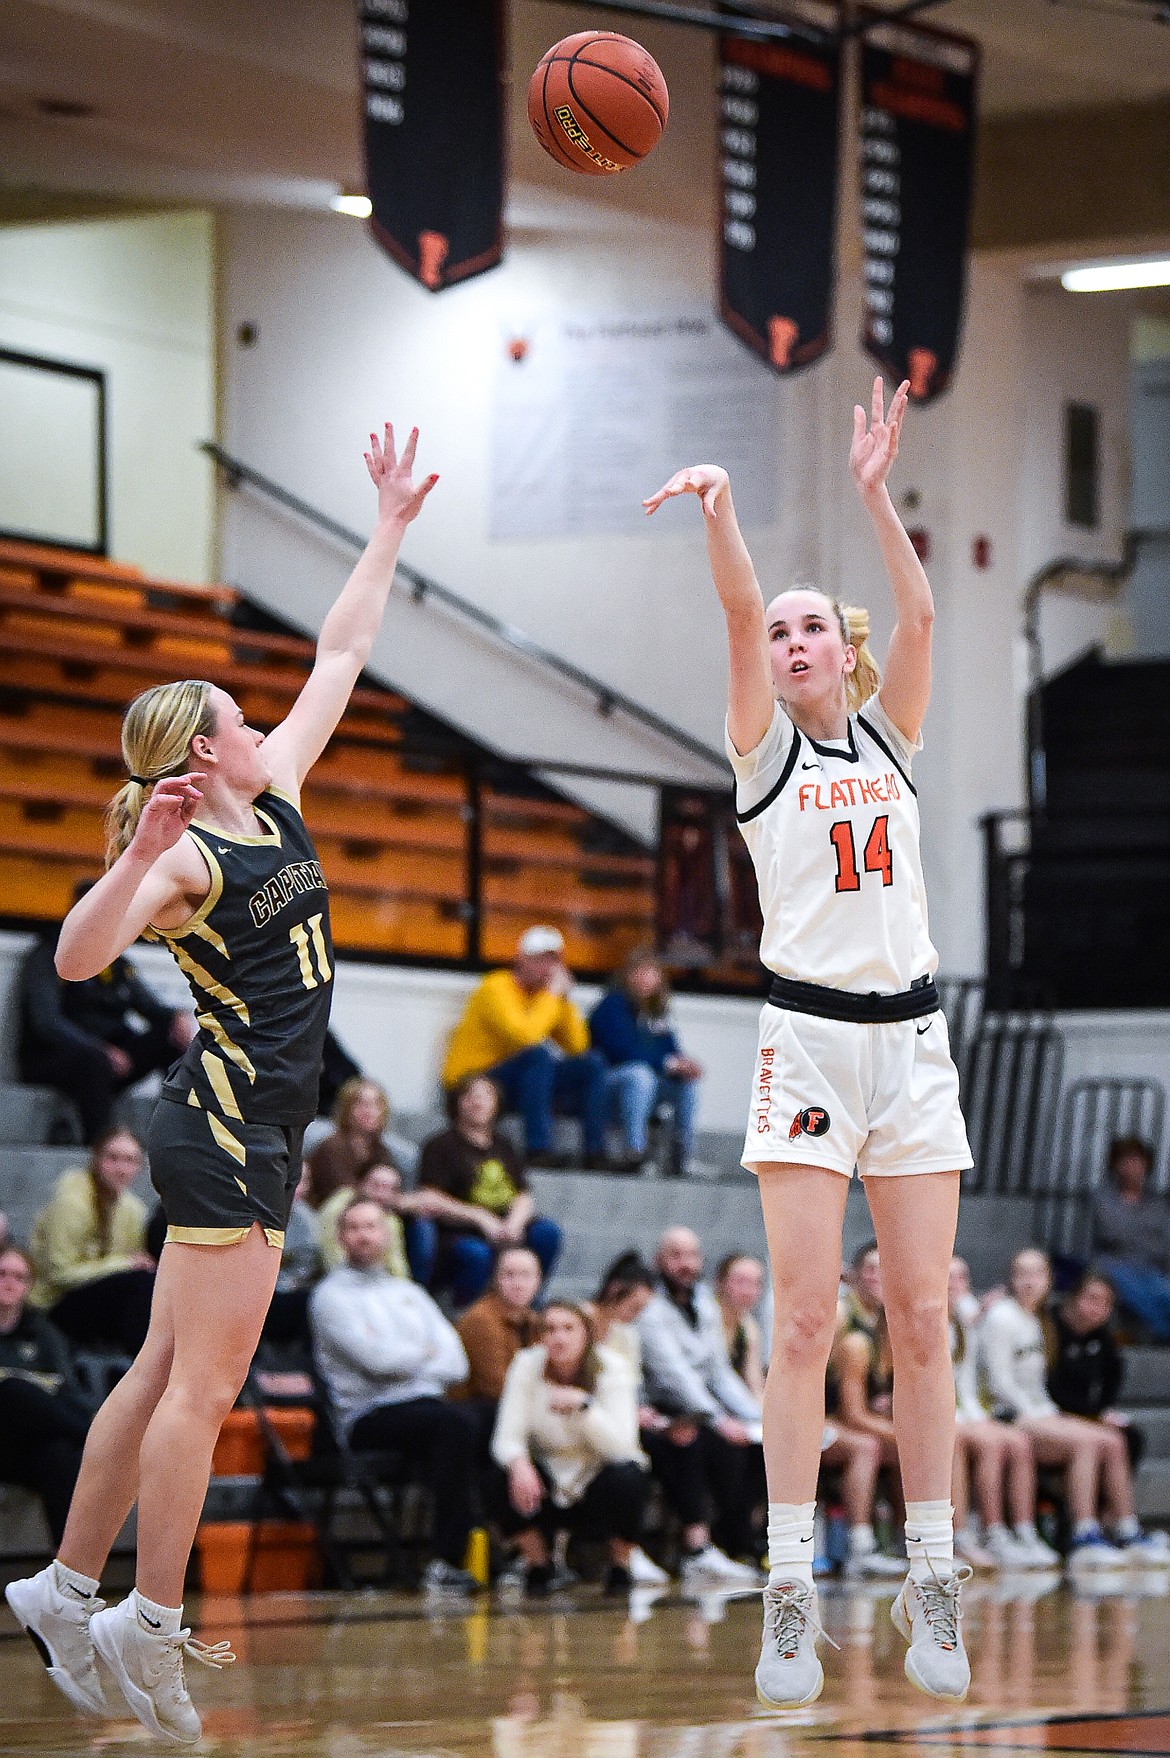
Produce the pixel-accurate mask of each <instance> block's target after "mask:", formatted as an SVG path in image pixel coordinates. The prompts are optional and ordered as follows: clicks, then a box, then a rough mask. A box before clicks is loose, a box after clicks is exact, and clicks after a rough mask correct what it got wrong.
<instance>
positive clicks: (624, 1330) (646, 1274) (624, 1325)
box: [585, 1251, 657, 1415]
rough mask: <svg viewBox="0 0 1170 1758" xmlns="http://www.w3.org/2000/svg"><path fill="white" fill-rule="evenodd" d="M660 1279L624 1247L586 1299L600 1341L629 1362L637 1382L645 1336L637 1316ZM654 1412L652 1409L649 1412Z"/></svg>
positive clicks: (636, 1382)
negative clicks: (588, 1298)
mask: <svg viewBox="0 0 1170 1758" xmlns="http://www.w3.org/2000/svg"><path fill="white" fill-rule="evenodd" d="M656 1286H657V1279H656V1277H655V1275H654V1271H653V1270H652V1269H651V1268H650V1265H649V1264H646V1263H643V1262H642V1259H641V1258H640V1257H639V1256H638V1253H637V1252H636V1251H623V1253H622V1255H621V1256H620V1257H618V1258H615V1259H614V1261H613V1263H612V1264H610V1266H609V1268H608V1270H606V1272H605V1274H604V1275H603V1276H602V1278H601V1282H600V1284H599V1285H598V1289H597V1293H596V1294H595V1295H594V1296H593V1299H592V1300H587V1301H586V1302H585V1310H586V1312H587V1313H588V1314H589V1318H590V1322H591V1323H592V1325H593V1335H594V1337H595V1338H596V1340H597V1342H598V1344H602V1343H604V1345H605V1347H606V1348H607V1349H609V1350H612V1352H613V1353H614V1354H615V1355H620V1356H622V1357H623V1359H624V1360H625V1361H626V1362H628V1364H629V1367H630V1372H631V1373H632V1374H633V1376H634V1383H635V1385H638V1386H640V1385H641V1383H642V1340H641V1338H640V1337H639V1335H638V1326H637V1320H638V1319H639V1318H640V1317H641V1316H642V1314H643V1313H644V1312H645V1310H646V1308H647V1307H648V1306H649V1304H650V1301H651V1300H652V1298H653V1296H654V1290H655V1287H656ZM650 1414H651V1415H653V1412H650Z"/></svg>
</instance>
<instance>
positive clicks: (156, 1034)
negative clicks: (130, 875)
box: [17, 884, 195, 1145]
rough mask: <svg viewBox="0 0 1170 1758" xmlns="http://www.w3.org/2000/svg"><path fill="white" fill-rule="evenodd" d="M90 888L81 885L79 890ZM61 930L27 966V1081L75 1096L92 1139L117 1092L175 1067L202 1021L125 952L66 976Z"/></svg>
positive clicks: (21, 1050)
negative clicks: (158, 988)
mask: <svg viewBox="0 0 1170 1758" xmlns="http://www.w3.org/2000/svg"><path fill="white" fill-rule="evenodd" d="M88 890H89V885H88V884H86V885H83V886H79V887H78V890H77V895H78V897H80V896H81V895H82V894H83V893H84V892H86V891H88ZM58 932H59V930H58V929H57V928H52V929H49V930H48V931H47V932H46V933H43V934H42V935H41V936H40V938H39V939H38V940H37V942H36V944H35V945H34V946H33V947H31V948H30V950H29V952H28V953H27V954H26V955H25V960H24V964H23V966H22V967H21V973H20V1027H19V1032H20V1038H19V1045H18V1050H17V1057H18V1060H19V1064H20V1075H21V1079H22V1080H27V1081H34V1082H37V1083H38V1084H40V1085H42V1086H49V1087H56V1089H57V1091H58V1092H60V1093H63V1094H64V1095H65V1097H66V1098H67V1099H70V1100H72V1102H73V1104H74V1105H75V1106H76V1107H77V1111H78V1114H79V1115H80V1117H81V1128H82V1134H83V1138H84V1140H85V1142H86V1143H87V1145H92V1144H93V1143H94V1142H96V1141H97V1140H98V1139H99V1138H100V1137H101V1136H104V1135H105V1134H106V1133H107V1132H108V1130H109V1128H110V1118H111V1115H112V1113H113V1108H114V1100H115V1099H116V1098H117V1096H118V1094H119V1093H120V1092H123V1091H124V1090H125V1088H126V1087H131V1086H133V1085H134V1084H135V1082H136V1081H140V1080H141V1079H142V1078H143V1076H144V1075H147V1074H151V1073H152V1072H153V1071H154V1070H155V1069H167V1068H169V1067H170V1066H171V1063H172V1062H174V1061H175V1059H176V1057H178V1056H180V1055H181V1054H182V1052H183V1051H184V1050H185V1049H186V1048H187V1046H188V1044H189V1043H190V1042H191V1039H192V1038H193V1037H194V1035H195V1021H194V1018H193V1016H192V1015H191V1014H190V1013H186V1012H182V1011H176V1009H175V1008H173V1007H168V1006H167V1004H166V1002H165V1001H161V1000H160V999H159V997H158V996H157V995H156V994H155V993H154V992H153V990H151V989H149V988H148V987H147V985H146V984H145V983H144V982H143V981H142V979H141V977H139V976H138V975H136V973H135V971H134V968H133V966H132V965H131V964H130V962H129V960H128V959H126V958H124V957H123V958H116V959H115V960H114V962H113V964H112V965H110V967H109V969H108V970H104V971H102V972H101V974H100V975H99V976H96V977H90V978H89V980H88V981H87V982H84V983H66V982H64V981H62V979H61V978H60V977H59V976H58V975H57V969H56V966H55V965H54V963H53V955H54V953H55V952H56V949H57V934H58Z"/></svg>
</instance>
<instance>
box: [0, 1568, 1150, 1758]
mask: <svg viewBox="0 0 1170 1758" xmlns="http://www.w3.org/2000/svg"><path fill="white" fill-rule="evenodd" d="M1101 1587H1102V1589H1103V1590H1104V1591H1101V1592H1099V1594H1098V1596H1097V1597H1093V1598H1089V1597H1081V1596H1078V1595H1077V1594H1076V1593H1074V1592H1073V1591H1072V1590H1071V1589H1070V1588H1069V1587H1067V1586H1066V1585H1063V1584H1055V1582H1054V1579H1053V1578H1051V1577H1048V1578H1043V1579H1042V1580H1039V1581H1037V1580H1035V1579H1034V1580H1033V1581H1032V1582H1028V1581H1027V1578H1026V1577H1025V1578H1021V1579H1020V1580H1019V1581H1017V1582H1014V1583H1009V1582H1007V1581H1004V1582H1001V1583H995V1582H987V1583H983V1582H980V1583H978V1584H977V1585H976V1586H975V1588H974V1589H973V1590H972V1589H969V1590H968V1595H967V1615H966V1620H965V1630H966V1637H967V1645H968V1649H969V1651H970V1653H971V1656H972V1662H973V1672H974V1680H973V1684H972V1689H971V1695H970V1697H969V1699H968V1701H967V1703H966V1704H965V1705H964V1706H963V1707H962V1708H961V1709H959V1710H954V1711H952V1712H950V1713H948V1712H947V1707H946V1706H945V1705H936V1704H931V1703H929V1702H928V1701H927V1700H926V1699H924V1698H922V1697H920V1696H918V1694H917V1693H916V1692H915V1691H913V1690H912V1688H911V1687H910V1685H909V1684H908V1683H907V1682H906V1679H905V1678H904V1676H903V1673H902V1654H903V1652H904V1650H903V1647H902V1644H901V1642H900V1641H899V1640H898V1638H897V1637H896V1635H895V1633H894V1631H893V1629H892V1628H891V1625H890V1621H889V1615H888V1607H889V1602H890V1599H891V1596H892V1595H891V1592H890V1590H889V1588H887V1589H885V1591H873V1592H870V1591H855V1590H850V1589H845V1588H836V1587H830V1588H827V1589H826V1588H822V1597H821V1607H822V1615H823V1617H824V1621H825V1626H826V1628H827V1630H828V1632H829V1634H830V1635H831V1636H832V1637H833V1638H834V1640H835V1641H837V1642H838V1643H840V1645H841V1651H840V1653H835V1652H834V1651H833V1650H832V1649H831V1648H829V1647H828V1646H827V1645H823V1646H822V1654H823V1658H824V1662H825V1673H826V1685H825V1692H824V1695H823V1697H822V1698H821V1699H820V1701H819V1702H818V1703H816V1704H814V1705H813V1706H812V1708H811V1709H808V1710H805V1711H801V1712H796V1713H793V1714H789V1715H785V1716H780V1715H770V1714H765V1713H764V1712H763V1711H761V1710H760V1709H758V1708H757V1706H756V1702H755V1697H754V1693H753V1690H752V1683H751V1674H752V1669H753V1667H754V1664H755V1660H756V1654H757V1652H758V1649H757V1643H758V1637H759V1620H760V1613H759V1599H758V1597H756V1598H754V1599H740V1600H732V1601H724V1602H720V1601H719V1600H715V1599H712V1600H709V1601H706V1602H703V1603H700V1604H688V1603H686V1602H684V1601H683V1600H681V1599H680V1598H678V1597H677V1595H675V1594H674V1593H671V1594H668V1595H667V1596H666V1597H664V1598H662V1599H660V1600H659V1601H658V1602H657V1603H655V1604H653V1605H652V1606H651V1605H643V1606H636V1607H634V1608H633V1610H632V1611H628V1610H627V1608H626V1607H625V1605H624V1604H620V1605H613V1604H611V1603H608V1602H606V1601H604V1600H602V1599H601V1598H600V1597H599V1596H598V1593H597V1590H596V1589H581V1590H579V1591H578V1592H576V1593H575V1594H574V1595H572V1596H569V1597H565V1598H561V1599H558V1600H556V1601H551V1602H544V1603H538V1604H536V1605H526V1606H521V1607H520V1608H518V1609H513V1608H508V1607H504V1606H501V1605H499V1604H497V1603H494V1602H488V1601H485V1603H484V1604H483V1605H482V1606H479V1605H477V1606H476V1607H475V1608H474V1609H473V1610H471V1611H468V1610H466V1609H464V1608H462V1607H457V1608H454V1609H451V1608H443V1607H436V1608H428V1607H427V1606H425V1605H424V1604H423V1603H422V1602H420V1601H419V1600H418V1599H407V1598H405V1597H403V1596H401V1595H398V1596H395V1595H388V1594H370V1593H361V1594H355V1595H349V1596H344V1597H343V1596H339V1595H334V1594H309V1595H293V1594H283V1595H273V1596H270V1597H265V1598H253V1599H251V1600H231V1599H217V1600H209V1601H206V1602H204V1605H203V1607H202V1608H198V1607H196V1608H195V1611H196V1629H197V1633H198V1634H199V1635H200V1636H202V1637H203V1638H204V1639H205V1640H208V1641H217V1640H218V1639H219V1638H221V1637H224V1636H228V1637H230V1638H231V1640H232V1643H233V1645H234V1647H235V1649H236V1652H237V1655H238V1657H239V1659H238V1663H237V1665H236V1666H234V1667H232V1668H230V1669H229V1670H228V1671H227V1672H224V1673H219V1674H213V1673H211V1672H209V1671H207V1670H206V1669H204V1668H203V1667H200V1666H198V1665H190V1666H189V1667H188V1679H189V1683H190V1685H191V1689H192V1693H193V1695H194V1696H195V1698H196V1701H197V1703H198V1705H199V1708H200V1710H201V1712H202V1714H203V1718H204V1729H205V1732H204V1740H203V1744H202V1746H201V1747H200V1748H198V1749H199V1750H200V1751H202V1752H204V1753H209V1754H219V1755H222V1758H228V1755H229V1754H232V1755H234V1754H249V1755H250V1754H265V1755H267V1754H273V1755H276V1754H281V1755H284V1754H287V1755H289V1758H297V1755H300V1754H313V1755H314V1758H948V1754H949V1758H958V1755H959V1754H966V1758H977V1754H978V1753H979V1752H986V1753H988V1754H992V1755H995V1754H1002V1755H1004V1758H1007V1755H1009V1754H1017V1755H1019V1758H1025V1755H1026V1754H1028V1753H1035V1752H1037V1751H1038V1750H1044V1751H1049V1752H1055V1753H1070V1754H1071V1753H1081V1754H1083V1753H1093V1752H1109V1753H1115V1754H1130V1755H1132V1758H1170V1576H1162V1577H1158V1576H1150V1575H1147V1576H1145V1577H1144V1579H1142V1578H1140V1577H1139V1578H1138V1579H1137V1581H1135V1580H1134V1579H1133V1578H1132V1577H1130V1578H1128V1579H1125V1578H1122V1579H1120V1580H1119V1579H1117V1578H1113V1579H1111V1580H1109V1581H1108V1582H1104V1583H1102V1584H1101ZM1135 1587H1136V1588H1137V1589H1138V1592H1135ZM1139 1592H1140V1595H1141V1596H1140V1597H1139V1596H1138V1593H1139ZM99 1748H100V1749H102V1750H103V1751H114V1752H117V1751H118V1750H119V1749H124V1750H126V1751H127V1752H128V1753H129V1752H130V1751H131V1750H133V1749H137V1750H138V1751H143V1750H152V1751H153V1750H157V1749H158V1748H157V1743H156V1742H154V1741H153V1740H152V1739H151V1738H150V1736H149V1735H147V1734H146V1733H145V1732H144V1731H143V1730H142V1729H141V1728H139V1727H138V1725H137V1723H134V1722H108V1723H87V1722H84V1721H82V1720H81V1719H79V1718H78V1717H75V1716H74V1715H73V1713H72V1711H71V1710H70V1708H69V1706H68V1704H67V1703H66V1702H65V1701H64V1699H63V1698H61V1697H59V1696H58V1694H57V1693H56V1691H55V1690H54V1688H53V1687H52V1686H51V1685H50V1684H49V1683H48V1681H47V1679H46V1678H45V1676H44V1673H43V1671H42V1668H41V1664H40V1662H39V1660H38V1659H37V1657H36V1655H35V1653H34V1651H33V1649H32V1646H31V1644H30V1643H29V1642H28V1641H27V1640H26V1639H25V1638H24V1636H23V1635H21V1634H20V1632H19V1631H18V1630H17V1628H16V1626H15V1624H14V1622H13V1620H12V1618H11V1616H10V1614H9V1613H8V1611H7V1609H6V1608H2V1607H0V1754H4V1755H5V1758H7V1755H8V1754H20V1755H21V1758H24V1755H25V1754H30V1755H35V1758H42V1755H47V1754H62V1753H69V1754H74V1753H90V1752H95V1753H96V1752H97V1751H98V1750H99ZM908 1748H909V1750H908ZM173 1749H174V1750H178V1749H179V1748H177V1747H176V1748H173Z"/></svg>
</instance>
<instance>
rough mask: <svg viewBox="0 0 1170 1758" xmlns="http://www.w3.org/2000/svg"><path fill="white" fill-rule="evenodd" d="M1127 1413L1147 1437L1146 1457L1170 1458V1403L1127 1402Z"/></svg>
mask: <svg viewBox="0 0 1170 1758" xmlns="http://www.w3.org/2000/svg"><path fill="white" fill-rule="evenodd" d="M1125 1414H1126V1415H1127V1416H1128V1417H1129V1419H1130V1421H1131V1422H1132V1423H1133V1426H1134V1427H1135V1428H1138V1429H1140V1430H1141V1432H1142V1435H1143V1436H1144V1438H1145V1443H1146V1458H1147V1459H1149V1460H1154V1459H1170V1405H1168V1404H1153V1405H1150V1404H1139V1405H1138V1406H1137V1407H1136V1408H1135V1407H1134V1406H1132V1405H1128V1404H1127V1405H1126V1407H1125Z"/></svg>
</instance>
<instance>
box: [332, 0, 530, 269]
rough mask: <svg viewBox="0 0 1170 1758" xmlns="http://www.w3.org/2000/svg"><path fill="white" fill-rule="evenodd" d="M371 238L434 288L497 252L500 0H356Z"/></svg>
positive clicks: (482, 265)
mask: <svg viewBox="0 0 1170 1758" xmlns="http://www.w3.org/2000/svg"><path fill="white" fill-rule="evenodd" d="M359 10H360V19H361V44H362V69H363V80H364V89H365V111H366V187H367V190H368V192H369V197H370V200H371V202H372V203H373V208H374V211H373V217H372V219H371V221H370V224H371V226H372V228H373V232H374V236H375V237H376V238H377V240H378V242H379V243H380V244H382V245H384V246H385V248H386V249H387V250H388V251H389V252H390V255H391V256H392V257H393V258H394V260H395V262H397V263H400V264H401V265H402V267H403V268H404V269H406V270H407V271H408V272H409V273H410V274H412V275H414V276H415V278H416V279H417V280H419V281H421V282H422V284H423V286H424V287H429V288H430V289H431V291H432V292H438V291H439V289H440V288H442V287H447V286H450V284H451V283H452V281H462V280H465V279H466V278H467V276H468V275H476V274H479V272H480V271H481V270H482V269H490V268H494V266H495V265H496V263H498V262H499V260H500V256H501V253H502V248H503V245H502V213H503V198H504V104H503V71H504V68H503V61H504V0H442V4H441V5H439V4H436V3H435V0H431V3H430V4H426V3H425V0H422V3H420V0H413V4H412V3H411V0H361V4H360V8H359Z"/></svg>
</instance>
